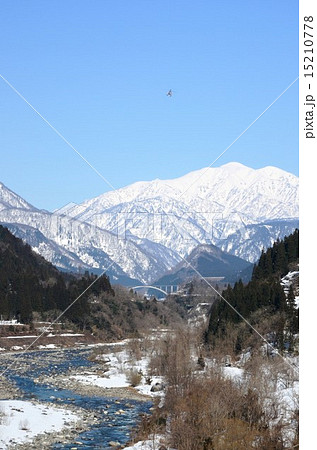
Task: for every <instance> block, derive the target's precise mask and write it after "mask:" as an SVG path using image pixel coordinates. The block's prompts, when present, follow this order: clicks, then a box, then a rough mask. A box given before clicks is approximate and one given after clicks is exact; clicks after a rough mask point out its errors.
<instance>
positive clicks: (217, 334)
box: [206, 230, 299, 352]
mask: <svg viewBox="0 0 317 450" xmlns="http://www.w3.org/2000/svg"><path fill="white" fill-rule="evenodd" d="M298 257H299V232H298V230H295V232H294V233H293V234H291V235H290V236H288V237H285V238H284V239H283V240H282V241H277V242H276V243H274V245H273V246H272V247H271V248H269V249H268V250H267V251H265V252H264V251H262V254H261V257H260V259H259V262H258V263H257V264H256V265H255V266H254V269H253V274H252V279H251V281H250V282H249V283H247V284H243V283H242V281H241V280H240V281H238V282H237V283H235V284H234V286H233V287H231V286H230V285H229V286H228V287H227V289H225V290H224V291H223V292H222V297H223V298H219V299H218V300H217V301H216V302H215V303H214V304H213V305H212V308H211V312H210V319H209V325H208V329H207V332H206V341H207V342H208V343H209V344H210V345H211V346H212V347H214V346H215V345H216V342H217V341H218V340H223V341H224V340H227V341H228V342H230V345H231V346H232V348H233V349H234V350H235V352H239V351H241V348H242V347H245V346H246V345H247V343H249V342H250V337H251V336H252V337H254V333H253V332H252V329H251V328H250V327H247V328H246V327H245V325H246V324H245V322H244V321H243V319H242V317H243V318H244V319H247V320H248V321H249V322H250V323H251V324H252V325H253V326H254V327H256V328H257V329H258V330H260V331H261V333H262V334H263V333H264V334H265V335H267V333H269V340H270V341H271V342H272V343H273V344H274V345H275V346H276V347H277V348H279V349H280V350H284V349H285V348H287V349H289V350H290V349H292V348H293V346H294V336H295V335H296V334H297V333H298V308H297V307H296V305H295V295H294V289H293V287H292V286H290V288H289V290H288V292H287V294H286V293H285V290H284V288H283V286H282V285H281V278H282V277H283V276H285V275H286V274H287V273H288V272H291V271H294V270H298ZM224 299H225V300H224ZM241 316H242V317H241ZM239 324H241V326H239Z"/></svg>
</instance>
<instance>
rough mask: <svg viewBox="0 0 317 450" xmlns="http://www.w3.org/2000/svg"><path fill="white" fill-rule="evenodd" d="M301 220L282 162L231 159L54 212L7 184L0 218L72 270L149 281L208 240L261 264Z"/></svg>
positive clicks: (0, 195)
mask: <svg viewBox="0 0 317 450" xmlns="http://www.w3.org/2000/svg"><path fill="white" fill-rule="evenodd" d="M297 218H298V178H297V177H296V176H295V175H292V174H290V173H287V172H285V171H283V170H281V169H278V168H275V167H265V168H262V169H258V170H255V169H251V168H249V167H246V166H244V165H242V164H239V163H229V164H225V165H223V166H221V167H218V168H206V169H201V170H198V171H194V172H191V173H189V174H187V175H184V176H182V177H180V178H176V179H172V180H158V179H156V180H153V181H145V182H141V181H140V182H137V183H134V184H132V185H129V186H126V187H124V188H121V189H118V190H117V191H110V192H106V193H105V194H102V195H100V196H98V197H96V198H93V199H90V200H87V201H85V202H83V203H81V204H79V205H76V204H74V203H71V204H68V205H66V206H64V207H63V208H61V209H60V210H58V211H54V212H53V213H50V212H47V211H43V210H38V209H37V208H35V207H33V206H32V205H30V204H29V203H28V202H26V201H25V200H23V199H22V198H21V197H19V196H18V195H17V194H15V193H13V192H12V191H10V190H9V189H8V188H6V187H5V186H4V185H2V184H0V222H2V223H7V224H11V225H10V226H11V231H13V232H14V233H16V234H17V235H19V237H23V239H24V240H25V241H26V242H29V244H30V245H31V246H33V248H34V249H35V250H36V251H37V252H38V253H40V254H42V255H43V256H44V257H46V258H47V259H48V260H49V261H51V262H53V263H54V264H56V265H57V266H58V267H62V268H63V269H66V270H69V269H71V268H73V269H76V268H77V269H86V267H90V268H93V269H94V270H96V271H97V270H99V271H100V270H102V269H105V268H106V267H107V266H109V265H111V269H110V270H111V271H113V272H114V274H115V276H119V275H122V276H129V277H131V278H133V279H138V280H141V281H142V282H146V283H148V282H153V280H155V279H158V278H159V277H161V276H162V275H163V274H164V273H166V272H168V271H169V270H170V269H171V268H172V267H173V266H175V265H176V264H177V263H179V262H180V261H181V257H184V256H186V255H188V254H189V253H190V252H191V251H192V250H193V249H194V248H195V247H197V246H198V245H201V244H213V245H216V246H218V247H220V248H221V249H222V250H224V251H226V252H228V253H231V254H233V255H236V256H239V257H240V258H243V259H246V260H248V261H250V262H254V261H255V260H256V259H257V258H258V256H259V254H260V252H261V249H262V248H263V247H265V248H266V247H267V246H269V245H271V243H272V240H273V241H274V240H275V239H276V238H277V237H284V235H286V234H290V233H291V232H292V231H293V230H294V228H295V227H297V226H298V222H297V220H294V219H297ZM268 221H271V222H270V223H268ZM13 224H14V226H13ZM13 229H14V230H15V231H14V230H13ZM36 230H37V231H38V232H39V233H40V235H39V234H36ZM283 233H285V234H283Z"/></svg>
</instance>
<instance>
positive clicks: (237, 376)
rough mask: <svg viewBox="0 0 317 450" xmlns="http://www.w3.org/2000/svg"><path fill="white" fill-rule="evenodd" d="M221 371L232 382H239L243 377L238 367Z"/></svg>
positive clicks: (225, 368)
mask: <svg viewBox="0 0 317 450" xmlns="http://www.w3.org/2000/svg"><path fill="white" fill-rule="evenodd" d="M222 371H223V374H224V376H225V377H227V378H231V380H234V381H239V380H241V379H242V378H243V376H244V370H243V369H240V368H239V367H223V368H222Z"/></svg>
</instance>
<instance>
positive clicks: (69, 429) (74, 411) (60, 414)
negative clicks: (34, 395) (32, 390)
mask: <svg viewBox="0 0 317 450" xmlns="http://www.w3.org/2000/svg"><path fill="white" fill-rule="evenodd" d="M0 409H1V420H0V429H1V434H0V448H1V449H8V450H11V449H14V450H22V449H23V450H29V449H39V448H40V449H43V450H44V449H50V448H52V444H54V443H56V442H60V443H61V444H69V443H70V442H74V441H75V438H76V436H77V435H78V434H79V433H81V432H83V431H85V430H87V429H89V427H90V426H91V424H92V423H94V421H95V418H94V415H93V413H91V412H88V411H86V410H84V409H82V408H78V407H76V408H75V407H71V406H69V407H68V408H67V409H66V408H64V407H61V406H60V405H54V406H51V405H48V404H44V403H40V402H38V401H34V400H33V401H26V400H0Z"/></svg>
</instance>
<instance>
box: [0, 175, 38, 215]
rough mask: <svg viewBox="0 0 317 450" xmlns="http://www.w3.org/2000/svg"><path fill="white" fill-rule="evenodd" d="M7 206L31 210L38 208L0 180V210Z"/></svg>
mask: <svg viewBox="0 0 317 450" xmlns="http://www.w3.org/2000/svg"><path fill="white" fill-rule="evenodd" d="M7 208H23V209H29V210H35V209H36V208H34V207H33V206H32V205H30V203H28V202H27V201H25V200H24V199H23V198H22V197H20V196H19V195H18V194H16V193H15V192H13V191H11V189H9V188H7V187H6V186H5V185H4V184H3V183H1V182H0V211H1V210H2V209H7Z"/></svg>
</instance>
